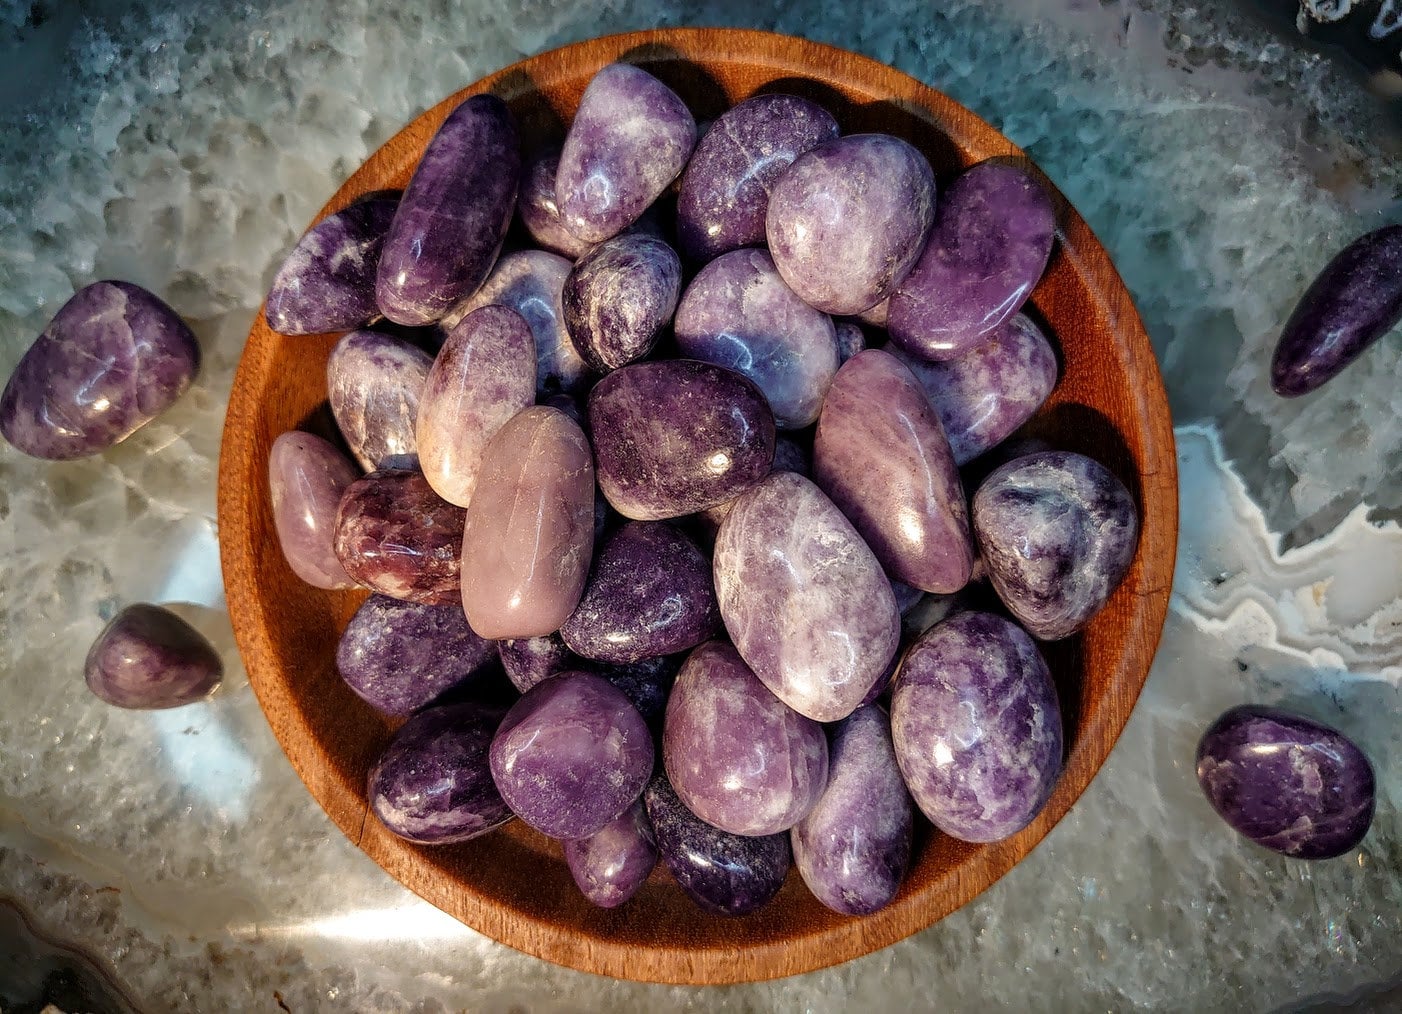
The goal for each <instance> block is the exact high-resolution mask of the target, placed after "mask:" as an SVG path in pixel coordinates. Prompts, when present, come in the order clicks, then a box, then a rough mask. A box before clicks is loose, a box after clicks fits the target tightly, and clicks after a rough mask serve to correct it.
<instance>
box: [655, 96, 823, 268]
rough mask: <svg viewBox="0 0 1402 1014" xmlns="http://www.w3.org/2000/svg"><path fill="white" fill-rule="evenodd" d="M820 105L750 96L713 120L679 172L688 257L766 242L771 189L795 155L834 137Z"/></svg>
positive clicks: (682, 238) (682, 237)
mask: <svg viewBox="0 0 1402 1014" xmlns="http://www.w3.org/2000/svg"><path fill="white" fill-rule="evenodd" d="M838 133H839V131H838V127H837V121H836V120H834V119H833V118H832V114H831V113H829V112H828V111H827V110H826V109H824V108H823V107H822V106H819V105H817V104H815V103H813V102H809V101H808V100H807V99H803V98H799V97H798V96H797V95H783V94H768V95H755V96H753V97H752V98H748V99H746V100H745V101H743V102H739V103H737V104H735V105H734V106H731V107H730V108H729V109H727V110H726V111H725V112H724V113H722V114H721V115H720V116H719V117H717V118H716V120H715V122H714V123H712V124H711V126H710V128H709V129H708V130H707V131H706V132H705V134H704V135H703V136H702V138H701V140H700V141H699V142H698V143H697V145H696V151H695V152H694V153H693V154H692V156H691V161H690V162H688V163H687V167H686V172H685V173H683V174H682V180H681V190H680V192H679V193H678V195H677V241H678V243H680V244H681V248H682V250H683V252H685V253H686V255H687V256H688V257H690V258H692V259H693V260H697V261H708V260H711V259H712V258H714V257H718V256H720V255H721V254H723V253H725V252H727V251H729V250H737V249H739V248H740V247H743V246H760V245H762V244H763V243H764V217H765V212H766V211H768V210H769V193H770V191H771V190H772V189H773V186H774V182H775V180H777V179H778V178H779V175H780V174H781V173H782V172H783V171H784V170H785V169H787V168H788V167H789V165H790V164H791V163H792V162H793V160H794V159H795V158H797V157H798V156H799V155H801V154H803V153H804V152H805V151H808V150H809V149H810V148H812V147H814V146H815V145H818V144H820V143H821V142H823V141H830V140H832V139H833V138H835V137H837V136H838Z"/></svg>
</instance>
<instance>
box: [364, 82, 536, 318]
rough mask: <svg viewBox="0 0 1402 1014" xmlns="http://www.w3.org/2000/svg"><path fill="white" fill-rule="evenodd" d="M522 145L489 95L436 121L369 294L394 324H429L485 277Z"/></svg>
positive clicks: (512, 194)
mask: <svg viewBox="0 0 1402 1014" xmlns="http://www.w3.org/2000/svg"><path fill="white" fill-rule="evenodd" d="M520 174H521V146H520V142H519V140H518V139H517V136H516V123H515V121H514V119H513V118H512V116H511V111H510V110H509V109H507V107H506V104H505V103H504V102H502V100H501V99H499V98H497V97H496V96H495V95H474V96H473V97H472V98H470V99H468V100H467V101H465V102H463V103H462V104H461V105H459V106H458V107H457V108H456V109H454V110H453V111H452V112H451V113H449V114H448V118H447V119H446V120H444V121H443V125H442V126H441V127H439V128H438V132H437V133H436V134H434V135H433V138H432V139H431V140H430V141H429V142H428V147H427V148H426V149H425V150H424V154H423V158H422V159H421V160H420V161H419V164H418V167H417V168H416V169H415V170H414V175H413V177H412V178H411V179H410V180H409V185H408V186H407V187H405V188H404V196H403V197H402V198H401V200H400V202H399V210H398V211H397V212H395V215H394V221H393V222H392V223H391V224H390V227H389V234H388V235H387V236H386V237H385V245H384V250H383V252H382V253H381V254H380V269H379V273H378V275H377V278H376V284H375V298H376V301H377V302H378V303H379V306H380V311H381V312H382V313H383V314H384V315H385V316H386V317H388V318H389V319H390V320H392V321H396V322H397V323H400V324H409V325H418V324H429V323H432V322H433V321H435V320H438V319H439V318H440V317H442V316H443V314H444V313H446V312H447V311H448V310H449V309H450V308H451V307H452V306H453V304H455V303H457V302H458V301H459V300H462V299H464V298H466V297H467V296H470V295H472V293H473V292H475V291H476V290H477V288H478V287H479V286H480V285H481V284H482V282H483V281H485V280H486V278H487V273H488V272H490V271H491V270H492V264H493V262H495V261H496V259H497V253H498V252H499V251H500V250H501V243H502V240H503V239H504V238H505V237H506V228H507V226H509V225H510V224H511V215H512V212H513V211H514V210H515V208H516V186H517V182H518V180H519V177H520Z"/></svg>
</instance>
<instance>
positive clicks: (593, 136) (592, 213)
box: [555, 63, 696, 243]
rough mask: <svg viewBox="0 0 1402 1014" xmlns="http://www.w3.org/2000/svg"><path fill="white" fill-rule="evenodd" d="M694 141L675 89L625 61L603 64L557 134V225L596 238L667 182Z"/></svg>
mask: <svg viewBox="0 0 1402 1014" xmlns="http://www.w3.org/2000/svg"><path fill="white" fill-rule="evenodd" d="M695 144H696V121H695V120H694V119H693V118H692V115H691V111H690V110H689V109H687V108H686V103H684V102H683V101H682V100H681V99H680V98H679V97H678V96H677V93H676V92H674V91H672V89H670V88H668V87H667V86H666V85H665V84H663V83H662V82H661V81H659V80H657V78H655V77H653V76H652V75H651V74H649V73H648V72H647V71H645V70H642V69H641V68H638V67H634V66H632V65H630V64H626V63H612V64H609V65H608V66H607V67H604V68H603V69H602V70H600V71H599V72H598V73H597V74H595V75H594V77H593V79H592V80H591V81H590V82H589V86H588V87H587V88H585V89H584V95H583V97H582V98H581V99H580V100H579V109H578V110H577V111H576V112H575V115H574V121H573V123H571V124H570V130H569V133H568V134H567V135H566V136H565V146H564V148H563V149H562V150H561V152H560V165H559V169H558V171H557V173H556V176H555V196H556V201H557V204H558V206H559V209H560V219H561V221H563V222H564V223H565V228H566V229H568V230H569V231H570V232H572V233H574V234H575V235H576V236H578V237H579V238H580V239H584V240H588V241H589V242H591V243H600V242H603V241H604V240H606V239H608V238H609V237H610V236H616V235H617V234H618V233H620V232H622V231H623V230H624V229H626V228H627V227H628V226H630V225H632V224H633V222H635V221H637V219H638V218H639V216H641V215H642V213H643V211H644V210H645V209H646V208H647V206H648V205H650V204H651V203H652V202H653V201H655V200H657V198H658V197H659V196H660V195H661V194H662V191H664V190H665V189H667V187H668V185H669V184H670V183H671V182H672V181H673V180H675V179H676V178H677V177H678V176H679V175H681V171H682V169H683V168H685V166H686V160H687V158H688V157H689V156H690V155H691V149H692V148H693V147H694V146H695Z"/></svg>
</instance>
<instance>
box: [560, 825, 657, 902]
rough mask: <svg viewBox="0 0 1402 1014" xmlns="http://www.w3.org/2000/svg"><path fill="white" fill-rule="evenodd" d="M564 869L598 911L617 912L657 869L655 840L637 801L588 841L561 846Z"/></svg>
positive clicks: (572, 842) (583, 840)
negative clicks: (600, 909)
mask: <svg viewBox="0 0 1402 1014" xmlns="http://www.w3.org/2000/svg"><path fill="white" fill-rule="evenodd" d="M564 852H565V865H566V866H568V867H569V871H570V876H572V877H573V878H574V882H575V884H576V885H577V886H578V887H579V890H580V891H581V893H583V895H584V896H585V897H586V898H588V899H589V900H590V901H592V902H593V903H594V904H596V905H598V906H599V907H600V908H617V907H618V906H619V905H621V904H623V903H624V902H625V901H627V900H628V899H629V898H631V897H632V896H633V895H635V894H637V893H638V889H639V888H640V887H642V886H643V884H644V882H646V880H647V878H648V875H649V874H651V873H652V868H653V867H654V866H656V865H657V839H656V837H655V836H654V835H653V833H652V821H650V820H649V819H648V816H647V810H646V808H645V807H644V806H643V803H642V800H641V799H639V800H638V801H637V802H635V803H634V804H633V805H632V806H630V807H628V809H627V810H625V811H624V812H623V813H622V814H620V815H619V816H618V817H616V818H614V819H613V820H612V821H610V822H609V823H608V824H606V825H604V828H603V830H601V831H597V832H595V833H594V834H592V835H590V836H589V837H588V838H576V839H573V840H571V841H567V842H565V845H564Z"/></svg>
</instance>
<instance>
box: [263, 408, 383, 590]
mask: <svg viewBox="0 0 1402 1014" xmlns="http://www.w3.org/2000/svg"><path fill="white" fill-rule="evenodd" d="M358 478H360V470H359V469H357V468H356V467H355V465H353V464H352V463H351V461H350V459H349V458H347V457H346V456H345V455H344V454H342V453H341V452H340V451H339V450H338V449H337V448H336V447H335V446H334V445H332V444H331V443H330V442H328V441H326V440H323V439H322V438H321V437H319V436H316V435H315V434H313V433H301V432H298V431H293V432H290V433H284V434H282V435H281V436H279V437H278V438H277V439H276V440H274V441H273V449H272V451H271V452H270V453H269V454H268V490H269V494H270V499H271V500H272V505H273V527H274V528H275V529H276V530H277V541H278V546H279V547H280V548H281V549H282V555H283V558H284V559H285V560H286V561H287V565H288V566H289V567H291V568H292V572H293V573H294V574H296V575H297V576H298V577H300V578H301V579H302V580H303V581H305V582H307V584H309V585H312V586H313V587H316V588H327V589H336V588H354V587H355V581H353V580H352V579H351V577H350V575H349V574H347V573H346V569H345V568H344V567H342V566H341V561H340V560H338V559H337V558H336V549H335V546H334V541H335V533H336V512H337V510H339V509H340V506H341V497H342V496H343V495H344V494H345V491H346V489H347V488H348V487H349V486H350V484H351V483H353V482H355V481H356V479H358Z"/></svg>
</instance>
